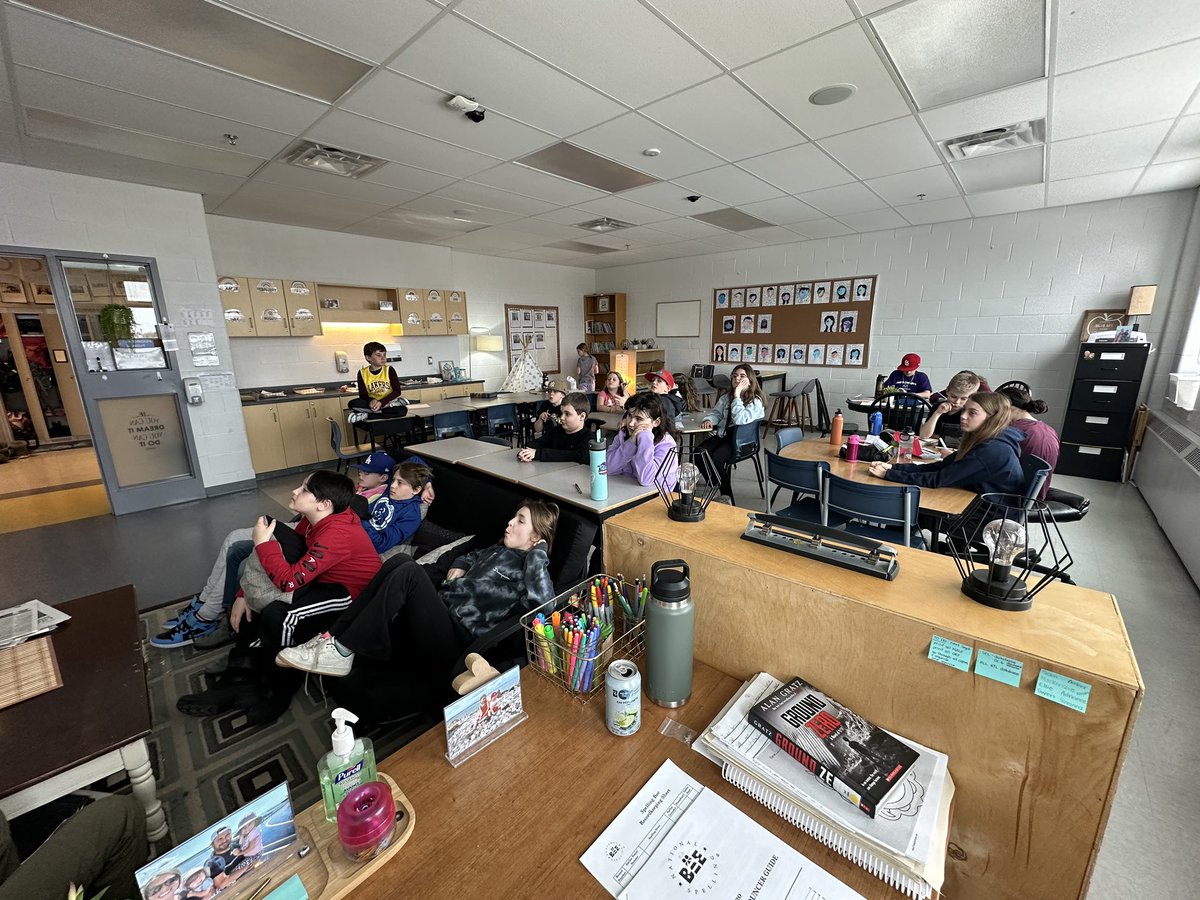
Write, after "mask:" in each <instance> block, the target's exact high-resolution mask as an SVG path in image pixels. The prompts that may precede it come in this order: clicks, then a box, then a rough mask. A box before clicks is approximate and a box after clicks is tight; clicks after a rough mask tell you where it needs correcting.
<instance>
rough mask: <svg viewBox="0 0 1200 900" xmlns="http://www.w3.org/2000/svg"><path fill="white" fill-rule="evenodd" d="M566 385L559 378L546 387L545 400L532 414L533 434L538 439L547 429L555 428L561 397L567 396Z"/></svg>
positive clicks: (560, 406)
mask: <svg viewBox="0 0 1200 900" xmlns="http://www.w3.org/2000/svg"><path fill="white" fill-rule="evenodd" d="M567 390H568V387H567V383H566V381H564V380H563V379H561V378H555V379H554V380H553V381H551V382H550V383H549V384H547V385H546V399H545V400H543V401H542V402H541V403H539V404H538V408H537V412H535V413H534V419H533V433H534V435H535V436H538V437H540V436H541V434H542V432H543V431H544V430H545V429H547V428H557V427H558V418H559V412H560V410H561V408H562V402H563V397H565V396H567Z"/></svg>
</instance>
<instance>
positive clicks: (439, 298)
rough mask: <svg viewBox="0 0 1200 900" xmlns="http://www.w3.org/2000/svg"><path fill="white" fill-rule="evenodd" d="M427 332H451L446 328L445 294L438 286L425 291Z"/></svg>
mask: <svg viewBox="0 0 1200 900" xmlns="http://www.w3.org/2000/svg"><path fill="white" fill-rule="evenodd" d="M425 333H426V334H449V332H448V331H447V330H446V300H445V295H444V294H443V293H442V292H441V291H439V290H438V289H437V288H431V289H430V290H428V291H426V292H425Z"/></svg>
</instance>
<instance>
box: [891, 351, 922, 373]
mask: <svg viewBox="0 0 1200 900" xmlns="http://www.w3.org/2000/svg"><path fill="white" fill-rule="evenodd" d="M896 368H897V369H899V370H900V371H901V372H905V373H908V372H915V371H917V369H919V368H921V357H919V356H917V354H915V353H905V354H904V359H902V360H900V365H898V366H896Z"/></svg>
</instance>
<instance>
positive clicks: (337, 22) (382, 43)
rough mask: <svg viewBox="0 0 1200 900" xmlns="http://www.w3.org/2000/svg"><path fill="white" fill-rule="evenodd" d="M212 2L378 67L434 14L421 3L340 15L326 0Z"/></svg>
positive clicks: (361, 1) (392, 2) (366, 1)
mask: <svg viewBox="0 0 1200 900" xmlns="http://www.w3.org/2000/svg"><path fill="white" fill-rule="evenodd" d="M210 2H214V0H210ZM215 2H217V3H218V4H219V5H221V6H229V7H233V8H234V9H237V10H240V11H241V12H244V13H248V14H250V15H251V16H254V17H255V18H258V19H262V20H264V21H266V22H273V23H275V24H277V25H282V26H283V27H284V28H287V29H289V30H290V31H294V32H296V33H298V34H302V35H304V36H305V37H309V38H312V39H313V40H315V41H320V42H321V43H322V44H327V45H329V46H330V47H335V48H337V49H338V50H344V51H346V52H347V53H352V54H354V55H355V56H358V57H361V58H363V59H369V60H370V61H371V62H376V63H377V62H382V61H383V60H384V59H386V58H387V57H389V56H391V55H392V54H393V53H394V52H396V50H397V49H398V48H399V47H400V45H401V44H403V43H404V42H405V41H407V40H409V39H410V38H411V37H412V36H413V35H415V34H416V33H417V32H418V31H420V30H421V28H423V27H424V26H425V25H426V24H427V23H428V22H429V21H430V20H431V19H432V18H433V17H434V16H435V15H437V13H438V7H436V6H433V5H432V4H430V3H426V2H425V0H355V2H354V8H353V10H346V11H345V12H344V13H343V14H341V15H330V9H329V4H328V3H326V2H324V0H215Z"/></svg>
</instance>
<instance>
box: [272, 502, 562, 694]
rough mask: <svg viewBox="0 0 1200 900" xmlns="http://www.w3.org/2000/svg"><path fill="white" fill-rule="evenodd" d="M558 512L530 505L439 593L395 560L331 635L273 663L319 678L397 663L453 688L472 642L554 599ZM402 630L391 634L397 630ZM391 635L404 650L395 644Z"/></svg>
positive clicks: (454, 568)
mask: <svg viewBox="0 0 1200 900" xmlns="http://www.w3.org/2000/svg"><path fill="white" fill-rule="evenodd" d="M557 524H558V506H557V504H554V503H548V502H546V501H544V500H528V501H526V502H525V503H523V504H522V505H521V506H520V507H519V508H518V509H517V511H516V513H515V514H514V515H513V517H512V519H510V520H509V522H508V526H507V527H506V528H505V529H504V535H503V538H502V540H501V542H500V543H499V544H495V545H493V546H491V547H487V548H485V549H482V550H476V551H473V552H470V553H467V554H465V555H463V556H460V557H458V558H456V559H455V560H454V562H453V563H452V564H451V567H450V570H449V571H448V572H447V573H446V576H445V580H444V581H441V586H440V588H438V587H435V586H434V581H433V580H432V579H431V577H430V572H429V571H427V570H426V569H425V568H424V567H422V566H420V565H418V564H417V563H416V562H414V561H413V560H409V559H405V560H390V561H389V562H388V563H387V564H386V565H385V566H384V568H383V569H382V570H381V571H380V572H379V574H378V575H377V576H376V577H375V579H374V580H373V581H372V582H371V583H370V584H369V585H367V587H366V589H365V590H364V591H363V592H362V594H361V596H359V598H358V600H357V601H356V602H355V603H354V604H353V605H351V606H350V608H348V609H347V610H346V611H345V612H344V613H343V614H342V615H341V616H339V617H338V619H337V621H336V622H335V623H334V624H333V625H332V626H330V628H329V630H328V631H327V632H325V633H323V634H320V635H318V636H317V637H315V638H313V639H312V640H310V641H308V642H306V643H304V644H301V645H300V646H298V647H289V648H285V649H283V650H280V651H279V655H278V656H277V657H276V658H275V662H276V663H277V664H278V665H280V666H285V667H290V668H293V669H300V670H301V671H304V672H312V673H315V674H318V675H334V676H343V675H348V674H349V673H350V670H351V668H352V667H353V665H354V656H355V654H356V653H361V654H363V655H364V656H367V657H370V658H372V659H383V660H387V659H395V658H397V657H399V656H402V657H404V658H405V660H406V661H407V662H408V663H409V664H411V665H416V666H419V667H421V668H423V669H425V670H426V671H428V672H429V677H430V678H436V679H445V680H446V681H449V678H450V667H451V666H453V665H454V663H455V662H456V661H457V659H458V657H459V655H460V654H461V653H462V650H463V648H464V647H466V646H467V645H468V644H469V643H470V642H471V641H472V640H473V639H474V638H476V637H478V636H479V635H481V634H484V633H486V632H487V631H488V630H489V629H491V628H493V627H495V626H496V625H499V624H500V623H501V622H504V621H505V620H507V619H510V618H512V617H513V616H514V615H517V614H518V613H524V612H528V611H529V610H532V609H535V608H537V607H538V606H541V605H542V604H544V603H546V602H547V601H548V600H550V599H552V598H553V597H554V584H553V582H552V581H551V580H550V558H549V553H550V547H551V546H552V544H553V542H554V531H555V528H556V527H557ZM397 619H399V620H400V622H399V624H400V625H401V626H402V627H400V628H397V629H395V632H393V627H392V626H393V623H394V622H395V620H397ZM393 634H395V635H396V636H399V637H400V639H401V641H402V643H401V644H399V645H396V644H394V643H393V641H392V638H393Z"/></svg>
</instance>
